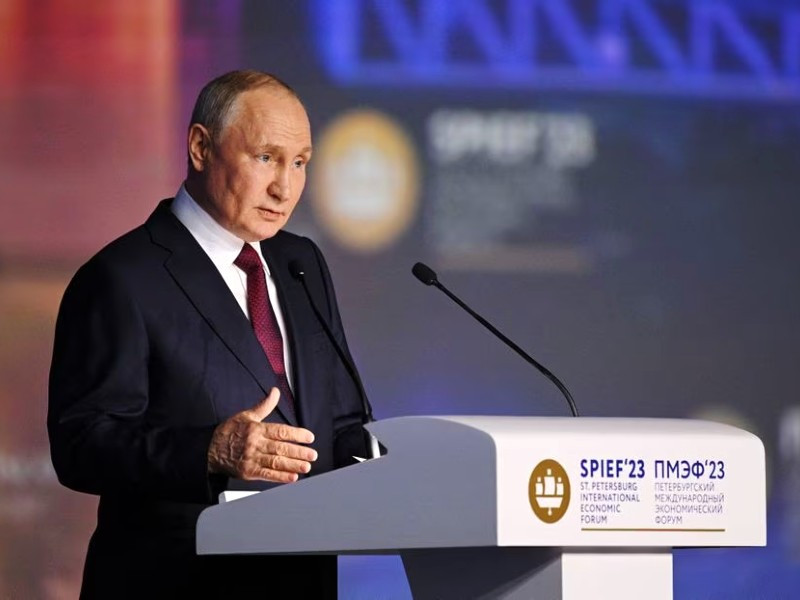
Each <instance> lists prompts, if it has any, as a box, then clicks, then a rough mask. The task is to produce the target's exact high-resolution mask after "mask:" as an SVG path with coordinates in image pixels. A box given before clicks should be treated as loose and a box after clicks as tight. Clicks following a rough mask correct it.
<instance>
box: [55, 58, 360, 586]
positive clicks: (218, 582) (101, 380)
mask: <svg viewBox="0 0 800 600" xmlns="http://www.w3.org/2000/svg"><path fill="white" fill-rule="evenodd" d="M188 155H189V170H188V175H187V178H186V181H185V183H184V185H183V186H181V189H180V190H179V192H178V194H177V195H176V197H175V198H174V199H171V200H165V201H162V202H161V203H160V204H159V205H158V207H157V208H156V209H155V211H154V212H153V214H152V215H151V216H150V218H149V219H148V220H147V222H146V223H144V225H142V226H140V227H138V228H136V229H134V230H133V231H131V232H129V233H127V234H125V235H123V236H122V237H120V238H119V239H117V240H115V241H114V242H112V243H111V244H109V245H108V246H106V247H105V248H104V249H103V250H101V251H100V252H99V253H98V254H97V255H95V256H94V257H93V258H92V259H91V260H89V261H88V262H87V263H86V264H85V265H84V266H83V267H81V269H80V270H79V271H78V272H77V274H76V275H75V277H74V278H73V280H72V281H71V283H70V284H69V287H68V288H67V291H66V292H65V295H64V298H63V301H62V304H61V307H60V310H59V315H58V321H57V325H56V339H55V346H54V349H53V361H52V366H51V373H50V392H49V393H50V397H49V412H48V431H49V435H50V443H51V454H52V459H53V464H54V466H55V469H56V472H57V473H58V477H59V480H60V481H61V482H62V483H63V484H64V485H66V486H68V487H70V488H72V489H75V490H78V491H82V492H87V493H91V494H98V495H99V496H100V504H99V508H98V521H97V528H96V530H95V532H94V534H93V536H92V539H91V541H90V544H89V550H88V553H87V558H86V565H85V568H84V580H83V587H82V597H86V598H120V597H140V598H145V597H147V598H152V597H172V598H183V597H187V598H188V597H215V598H227V597H232V596H234V595H236V594H249V595H250V597H253V598H260V597H269V598H273V597H274V598H283V597H289V596H291V597H298V598H325V597H335V593H336V562H335V557H325V556H322V557H266V556H251V557H245V556H239V557H198V556H196V555H195V525H196V520H197V517H198V515H199V513H200V512H201V511H202V510H203V509H204V508H206V507H207V506H209V505H210V504H213V503H215V502H216V501H217V497H218V494H219V493H220V492H222V491H223V490H226V489H243V488H244V489H247V488H249V489H265V488H267V487H269V486H271V485H278V484H286V483H291V482H294V481H296V480H297V479H298V478H302V477H306V476H309V475H314V474H318V473H323V472H326V471H329V470H331V469H334V468H337V467H341V466H345V465H348V464H352V463H353V462H354V459H353V457H354V456H366V448H365V443H364V441H365V439H364V431H363V429H362V418H363V410H362V403H361V399H360V396H359V393H358V387H357V386H356V385H355V383H354V381H353V380H352V379H351V378H350V377H349V376H348V373H347V371H346V369H345V367H344V364H343V362H342V361H341V360H340V358H339V357H338V355H337V353H336V348H335V346H334V344H333V343H332V342H331V340H330V339H329V338H328V337H327V335H326V333H325V331H324V327H323V324H322V323H321V322H320V321H321V319H324V320H326V321H327V323H328V325H329V326H330V328H331V329H332V331H333V334H334V337H335V338H336V340H337V342H338V344H339V345H340V346H341V347H342V348H343V349H344V352H345V353H346V354H347V356H348V359H349V352H348V350H347V344H346V341H345V336H344V332H343V328H342V323H341V319H340V316H339V311H338V308H337V305H336V299H335V295H334V290H333V286H332V283H331V279H330V275H329V272H328V269H327V267H326V265H325V261H324V259H323V257H322V255H321V253H320V251H319V249H318V248H317V247H316V245H315V244H314V243H313V242H312V241H311V240H309V239H307V238H303V237H299V236H296V235H293V234H290V233H288V232H285V231H282V229H283V227H284V225H285V224H286V221H287V220H288V219H289V217H290V215H291V214H292V210H293V209H294V207H295V206H296V204H297V202H298V200H299V198H300V194H301V192H302V190H303V187H304V184H305V179H306V165H307V164H308V161H309V160H310V158H311V132H310V126H309V121H308V117H307V115H306V112H305V109H304V107H303V105H302V103H301V102H300V100H299V99H298V97H297V95H296V94H295V93H294V92H293V91H292V90H291V89H290V88H289V87H288V86H286V85H285V84H284V83H282V82H281V81H280V80H278V79H277V78H275V77H274V76H272V75H269V74H266V73H261V72H256V71H237V72H232V73H228V74H226V75H223V76H222V77H219V78H217V79H215V80H214V81H212V82H211V83H209V84H208V85H207V86H206V87H205V88H204V89H203V91H202V92H201V93H200V96H199V97H198V100H197V103H196V105H195V109H194V112H193V114H192V122H191V124H190V128H189V135H188ZM290 265H293V267H292V268H290ZM297 265H300V266H301V268H302V270H303V271H304V272H305V280H306V283H307V285H308V288H309V292H310V293H309V294H308V295H307V294H306V292H305V291H304V289H303V285H302V283H301V282H300V281H298V280H297V279H296V278H295V277H293V272H292V269H294V270H297ZM309 296H310V297H311V299H312V300H313V304H315V305H316V307H317V309H318V311H319V313H321V314H315V309H314V306H313V305H312V302H311V301H310V299H309ZM294 569H299V570H300V572H301V573H303V575H302V576H301V577H293V576H291V573H292V572H293V570H294ZM295 572H296V571H295Z"/></svg>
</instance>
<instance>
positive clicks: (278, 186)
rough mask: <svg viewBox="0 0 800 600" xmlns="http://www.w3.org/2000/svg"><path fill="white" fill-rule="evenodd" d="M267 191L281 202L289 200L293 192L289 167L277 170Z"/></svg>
mask: <svg viewBox="0 0 800 600" xmlns="http://www.w3.org/2000/svg"><path fill="white" fill-rule="evenodd" d="M267 191H268V192H269V194H270V195H271V196H273V197H274V198H275V199H276V200H279V201H280V202H283V201H285V200H288V199H289V195H290V192H291V184H290V183H289V169H286V168H280V169H277V170H276V171H275V178H274V179H273V180H272V181H271V182H270V184H269V187H268V188H267Z"/></svg>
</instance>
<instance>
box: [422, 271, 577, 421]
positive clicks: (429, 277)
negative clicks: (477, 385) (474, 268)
mask: <svg viewBox="0 0 800 600" xmlns="http://www.w3.org/2000/svg"><path fill="white" fill-rule="evenodd" d="M411 272H412V273H413V274H414V277H416V278H417V279H419V280H420V281H421V282H422V283H424V284H425V285H433V286H435V287H437V288H439V289H440V290H441V291H442V292H444V293H445V294H446V295H447V296H448V297H449V298H450V299H451V300H452V301H453V302H455V303H456V304H458V305H459V306H460V307H461V308H463V309H464V310H465V311H467V312H468V313H469V314H470V315H472V316H473V317H474V318H475V319H476V320H477V321H478V322H479V323H480V324H481V325H483V326H484V327H486V328H487V329H488V330H489V331H491V332H492V333H493V334H495V335H496V336H497V337H499V338H500V339H501V340H503V341H504V342H505V343H506V344H507V345H508V346H510V347H511V348H512V349H513V350H514V351H515V352H516V353H517V354H519V355H520V356H521V357H522V358H524V359H525V360H526V361H528V363H530V364H532V365H533V366H534V367H536V368H537V369H539V371H540V372H541V373H542V374H544V376H545V377H547V378H548V379H549V380H550V381H552V382H553V383H554V384H555V385H556V387H557V388H558V389H559V390H560V391H561V393H562V394H564V397H565V398H566V399H567V404H569V410H570V412H572V416H573V417H577V416H578V407H577V406H575V401H574V400H573V399H572V395H571V394H570V393H569V390H568V389H567V386H565V385H564V384H563V383H561V381H560V380H559V379H558V377H556V376H555V375H553V374H552V373H551V372H550V371H549V370H547V368H545V367H544V366H542V365H541V364H539V363H538V362H536V361H535V360H534V359H533V358H531V357H530V356H528V354H527V353H526V352H525V351H524V350H523V349H522V348H520V347H519V346H517V345H516V344H515V343H514V342H512V341H511V340H510V339H508V338H507V337H506V336H504V335H503V334H502V333H500V332H499V331H498V330H497V328H496V327H495V326H494V325H492V324H491V323H489V321H487V320H486V319H484V318H483V317H482V316H480V315H479V314H478V313H476V312H475V311H474V310H472V309H471V308H470V307H469V306H467V305H466V304H464V302H462V301H461V299H460V298H458V297H457V296H456V295H455V294H453V293H452V292H451V291H450V290H448V289H447V288H446V287H444V286H443V285H442V284H441V283H439V278H438V277H437V276H436V273H435V271H434V270H433V269H431V268H430V267H429V266H428V265H425V264H422V263H421V262H418V263H417V264H415V265H414V266H413V267H412V269H411Z"/></svg>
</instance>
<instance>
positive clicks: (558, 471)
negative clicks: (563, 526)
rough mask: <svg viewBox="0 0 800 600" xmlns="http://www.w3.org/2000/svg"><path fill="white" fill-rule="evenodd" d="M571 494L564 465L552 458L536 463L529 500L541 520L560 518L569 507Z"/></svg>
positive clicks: (529, 488)
mask: <svg viewBox="0 0 800 600" xmlns="http://www.w3.org/2000/svg"><path fill="white" fill-rule="evenodd" d="M569 496H570V485H569V477H567V472H566V471H565V470H564V467H562V466H561V465H560V464H559V463H557V462H556V461H554V460H552V459H550V458H548V459H547V460H543V461H542V462H540V463H539V464H538V465H536V467H535V468H534V469H533V472H532V473H531V478H530V480H529V481H528V500H529V501H530V503H531V508H532V509H533V512H534V514H535V515H536V516H537V517H539V519H540V520H541V521H544V522H545V523H555V522H556V521H558V520H560V519H561V517H563V516H564V513H566V512H567V508H568V507H569Z"/></svg>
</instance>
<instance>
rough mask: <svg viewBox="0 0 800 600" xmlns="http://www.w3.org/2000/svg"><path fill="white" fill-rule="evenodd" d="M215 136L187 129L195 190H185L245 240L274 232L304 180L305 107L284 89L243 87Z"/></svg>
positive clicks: (308, 140) (307, 145) (307, 132)
mask: <svg viewBox="0 0 800 600" xmlns="http://www.w3.org/2000/svg"><path fill="white" fill-rule="evenodd" d="M203 138H204V139H203ZM218 138H219V139H218V140H217V141H216V142H211V141H210V138H208V136H207V132H206V131H205V128H203V127H201V126H198V125H194V126H192V130H190V133H189V151H190V158H191V160H192V163H193V164H194V167H195V169H196V170H197V171H199V177H198V179H199V187H200V189H193V190H191V191H192V194H193V195H194V196H195V200H197V202H198V203H199V204H200V205H201V206H203V208H204V209H205V210H206V211H207V212H208V213H209V214H210V215H211V216H212V217H213V218H214V219H215V220H216V221H217V222H218V223H219V224H220V225H222V226H223V227H224V228H225V229H227V230H228V231H230V232H231V233H233V234H234V235H236V236H238V237H239V238H241V239H243V240H245V241H248V242H256V241H260V240H263V239H266V238H269V237H272V236H274V235H275V234H276V233H277V232H278V231H279V230H280V229H281V228H282V227H283V226H284V225H286V221H287V220H288V219H289V217H290V216H291V214H292V211H293V210H294V207H295V206H297V201H298V200H299V199H300V194H301V193H302V191H303V187H304V186H305V183H306V165H307V163H308V161H309V160H310V158H311V128H310V125H309V122H308V116H307V115H306V111H305V110H304V109H303V106H302V105H301V104H300V102H299V101H298V100H297V99H296V98H294V97H293V96H292V95H290V94H289V93H287V92H286V91H285V90H282V89H279V88H272V87H264V88H257V89H254V90H249V91H247V92H243V93H242V94H241V95H239V96H238V97H237V99H236V100H235V101H234V104H233V106H232V107H231V112H230V114H229V115H228V117H227V119H226V123H224V124H223V128H222V132H221V134H220V135H219V136H218ZM209 142H210V143H209ZM198 196H199V197H198Z"/></svg>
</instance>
